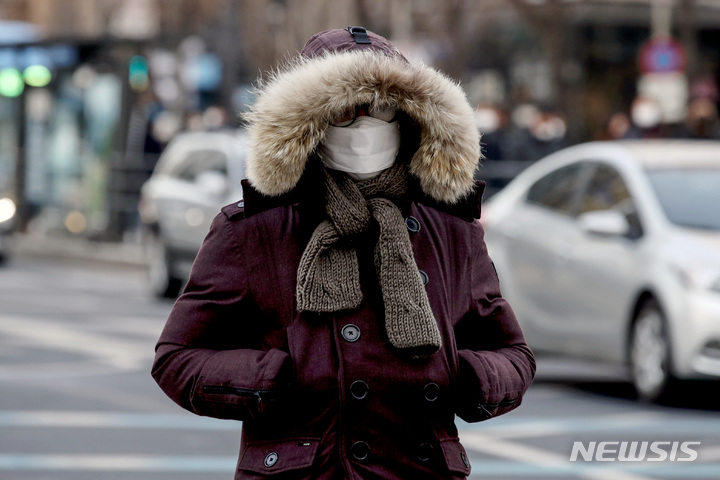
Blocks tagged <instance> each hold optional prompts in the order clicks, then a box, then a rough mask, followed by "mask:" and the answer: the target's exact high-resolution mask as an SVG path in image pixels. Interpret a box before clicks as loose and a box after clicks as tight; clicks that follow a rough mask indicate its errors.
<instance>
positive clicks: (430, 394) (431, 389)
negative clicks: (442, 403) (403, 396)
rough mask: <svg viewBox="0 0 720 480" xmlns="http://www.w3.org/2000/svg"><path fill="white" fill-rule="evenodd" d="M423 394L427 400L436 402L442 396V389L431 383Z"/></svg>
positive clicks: (424, 389)
mask: <svg viewBox="0 0 720 480" xmlns="http://www.w3.org/2000/svg"><path fill="white" fill-rule="evenodd" d="M423 393H424V394H425V400H427V401H428V402H434V401H435V400H437V399H438V397H439V396H440V387H439V386H438V384H437V383H432V382H430V383H428V384H427V385H425V387H424V388H423Z"/></svg>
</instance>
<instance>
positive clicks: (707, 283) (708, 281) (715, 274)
mask: <svg viewBox="0 0 720 480" xmlns="http://www.w3.org/2000/svg"><path fill="white" fill-rule="evenodd" d="M680 278H681V279H682V282H683V284H685V286H686V287H689V288H696V289H700V290H712V291H713V292H717V293H720V267H713V266H695V267H683V268H680Z"/></svg>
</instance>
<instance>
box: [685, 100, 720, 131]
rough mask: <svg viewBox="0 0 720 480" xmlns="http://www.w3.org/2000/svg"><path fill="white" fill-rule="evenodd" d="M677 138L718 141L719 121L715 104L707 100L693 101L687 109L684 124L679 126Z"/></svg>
mask: <svg viewBox="0 0 720 480" xmlns="http://www.w3.org/2000/svg"><path fill="white" fill-rule="evenodd" d="M678 137H680V138H693V139H701V140H717V139H720V121H718V110H717V106H716V105H715V103H714V102H712V101H711V100H709V99H707V98H695V99H693V100H692V101H691V102H690V104H689V105H688V107H687V113H686V115H685V122H684V123H683V124H682V125H681V126H680V129H679V133H678Z"/></svg>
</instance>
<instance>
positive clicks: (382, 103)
mask: <svg viewBox="0 0 720 480" xmlns="http://www.w3.org/2000/svg"><path fill="white" fill-rule="evenodd" d="M256 93H257V100H256V102H255V104H254V105H253V106H252V108H251V109H250V111H249V112H248V113H246V114H245V116H244V117H245V119H246V120H247V121H248V124H249V126H248V132H249V135H250V152H249V154H248V158H247V175H248V179H249V180H250V181H251V182H252V184H253V186H254V187H255V188H256V189H257V190H258V191H260V192H261V193H263V194H265V195H269V196H277V195H282V194H284V193H287V192H289V191H290V190H292V189H293V188H294V187H295V185H296V184H297V183H298V181H299V179H300V177H301V176H302V173H303V171H304V169H305V165H306V163H307V161H308V158H309V157H310V156H311V155H312V154H313V152H314V151H315V149H316V148H317V147H318V145H319V144H320V143H321V142H322V141H323V139H324V138H325V132H326V129H327V126H328V124H329V122H330V120H331V119H332V118H334V117H335V116H336V115H337V114H338V113H339V112H343V111H345V110H347V109H348V108H350V107H354V106H356V105H362V104H364V103H370V104H375V105H377V106H378V107H389V106H392V107H396V108H398V109H400V110H402V111H404V112H405V113H406V114H408V115H409V116H410V117H411V118H412V119H413V120H414V121H415V122H416V123H417V124H418V125H419V126H420V129H421V134H420V147H419V148H418V150H417V151H416V152H415V154H414V155H413V158H412V160H411V162H410V172H411V174H413V175H414V176H415V177H417V179H418V180H419V182H420V186H421V188H422V189H423V191H424V192H425V193H426V194H427V195H429V196H430V197H432V198H434V199H435V200H438V201H441V202H446V203H455V202H457V201H458V200H459V199H461V198H463V197H464V196H465V195H467V194H468V193H469V192H471V191H472V189H473V185H474V184H473V176H474V173H475V168H476V167H477V165H478V162H479V160H480V157H481V153H480V135H479V133H478V131H477V129H476V128H475V121H474V117H473V110H472V108H471V107H470V105H469V104H468V102H467V99H466V98H465V93H464V92H463V90H462V88H461V87H460V86H459V85H458V84H456V83H455V82H453V81H452V80H450V79H449V78H448V77H446V76H444V75H443V74H441V73H440V72H438V71H436V70H434V69H432V68H430V67H428V66H425V65H423V64H421V63H413V64H410V65H408V64H407V63H405V62H404V61H402V60H400V59H396V58H390V57H387V56H385V55H381V54H378V53H375V52H372V51H351V52H342V53H328V54H326V55H324V56H322V57H318V58H313V59H307V58H303V57H298V58H297V59H295V60H293V61H291V62H289V63H288V64H287V65H286V66H285V67H283V68H281V69H280V70H278V71H277V72H274V73H271V75H270V78H269V79H268V81H267V82H265V83H264V84H260V85H259V86H258V89H257V92H256Z"/></svg>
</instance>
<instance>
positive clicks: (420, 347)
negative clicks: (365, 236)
mask: <svg viewBox="0 0 720 480" xmlns="http://www.w3.org/2000/svg"><path fill="white" fill-rule="evenodd" d="M323 172H325V186H326V202H325V211H326V214H327V218H326V219H325V220H323V221H322V222H321V223H320V225H318V226H317V228H316V229H315V231H314V232H313V234H312V237H311V238H310V242H309V243H308V245H307V247H306V248H305V251H304V252H303V255H302V258H301V259H300V266H299V267H298V274H297V275H298V278H297V280H298V281H297V305H298V310H299V311H310V312H336V311H340V310H347V309H352V308H356V307H358V306H359V305H360V303H361V301H362V291H361V289H360V272H359V266H358V257H357V252H356V250H355V248H354V247H353V245H352V242H350V241H349V240H352V239H353V238H357V237H358V236H359V235H360V234H362V233H363V232H366V231H367V230H368V229H369V228H370V227H371V225H372V223H371V222H373V221H374V222H375V223H377V225H378V226H379V232H380V233H379V237H378V240H377V244H376V245H375V271H376V275H377V279H378V281H379V283H380V289H381V291H382V297H383V302H384V304H385V329H386V331H387V335H388V339H389V340H390V343H391V344H392V345H393V346H394V347H395V348H397V349H399V350H401V351H403V352H406V353H408V354H409V355H410V356H412V357H424V356H428V355H431V354H433V353H434V352H436V351H437V350H439V349H440V347H441V346H442V339H441V337H440V331H439V330H438V326H437V322H436V321H435V317H434V316H433V313H432V311H431V309H430V302H429V301H428V297H427V293H426V292H425V287H424V286H423V283H422V278H421V276H420V273H419V271H418V268H417V265H416V264H415V258H414V256H413V252H412V245H411V243H410V235H409V233H408V230H407V228H406V227H405V222H404V219H403V216H402V212H401V211H400V209H399V208H398V207H397V206H396V205H395V203H393V201H399V200H400V199H401V198H402V197H404V196H405V195H406V193H407V190H408V171H407V167H406V166H405V165H404V164H402V163H400V162H398V163H396V164H395V165H393V166H392V167H391V168H389V169H387V170H385V171H384V172H382V173H381V174H380V175H378V176H377V177H375V178H372V179H369V180H364V181H361V182H357V183H355V182H354V181H352V180H351V179H350V178H349V177H348V176H347V175H345V174H342V173H337V172H334V173H330V172H328V171H327V170H326V169H325V168H323Z"/></svg>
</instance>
